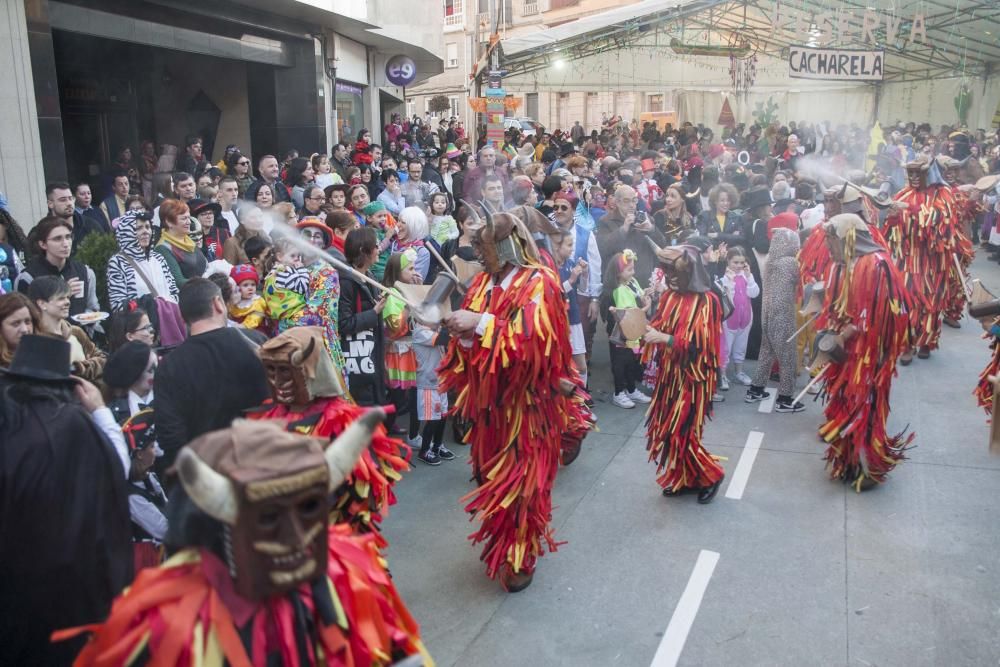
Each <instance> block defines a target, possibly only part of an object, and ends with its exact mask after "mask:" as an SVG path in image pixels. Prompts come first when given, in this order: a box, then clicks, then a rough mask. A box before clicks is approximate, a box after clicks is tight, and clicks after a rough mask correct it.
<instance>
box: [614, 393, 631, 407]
mask: <svg viewBox="0 0 1000 667" xmlns="http://www.w3.org/2000/svg"><path fill="white" fill-rule="evenodd" d="M611 402H612V403H614V404H615V405H617V406H618V407H619V408H625V409H626V410H627V409H629V408H634V407H635V403H633V402H632V399H631V398H629V397H628V394H626V393H625V392H624V391H622V392H619V393H617V394H615V395H614V397H613V398H612V399H611Z"/></svg>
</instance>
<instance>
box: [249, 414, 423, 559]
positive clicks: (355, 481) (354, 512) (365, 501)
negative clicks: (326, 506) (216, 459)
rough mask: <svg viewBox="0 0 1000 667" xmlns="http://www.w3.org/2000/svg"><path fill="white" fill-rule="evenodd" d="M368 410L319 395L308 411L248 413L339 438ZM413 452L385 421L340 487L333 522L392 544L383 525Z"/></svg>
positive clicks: (380, 543)
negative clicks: (387, 538)
mask: <svg viewBox="0 0 1000 667" xmlns="http://www.w3.org/2000/svg"><path fill="white" fill-rule="evenodd" d="M364 412H365V408H362V407H359V406H357V405H355V404H353V403H351V402H349V401H347V400H345V399H343V398H317V399H315V400H314V401H313V404H312V405H310V406H309V408H308V409H307V410H305V411H304V412H293V411H292V410H291V409H290V408H289V407H288V406H287V405H281V404H271V406H270V409H268V410H266V411H263V412H251V413H249V414H248V415H247V416H248V417H249V418H251V419H277V420H280V421H283V422H286V428H287V430H289V431H295V432H298V433H303V434H305V435H315V436H319V437H322V438H334V437H336V436H338V435H340V434H341V433H343V432H344V430H346V429H347V427H348V426H350V425H351V423H352V422H353V421H354V420H356V419H357V418H358V417H360V416H361V415H362V414H364ZM410 456H411V451H410V448H409V447H408V446H407V445H406V444H405V443H403V441H402V440H398V439H396V438H392V437H389V434H388V433H387V432H386V430H385V427H384V426H379V427H378V428H377V429H376V430H375V433H374V435H373V436H372V442H371V445H370V446H369V447H368V449H366V450H365V451H364V453H363V454H362V455H361V458H360V459H358V463H357V464H356V465H355V466H354V470H353V471H352V472H351V475H350V477H349V478H348V479H347V480H345V481H344V484H343V485H342V486H341V487H340V488H339V489H337V490H336V491H335V492H334V494H333V509H332V510H331V513H330V522H331V523H344V524H348V525H350V526H351V527H352V529H353V530H354V532H356V533H358V534H366V533H371V534H373V535H374V536H375V543H376V544H377V545H378V547H379V548H380V549H384V548H385V547H386V546H388V542H386V539H385V537H383V536H382V531H381V528H380V526H381V524H382V519H383V518H384V517H385V516H386V515H387V514H388V513H389V507H390V506H391V505H395V504H396V494H395V492H394V491H393V486H394V485H395V484H396V482H398V481H399V480H400V479H402V476H403V475H402V473H404V472H406V471H407V470H409V469H410V466H409V461H410Z"/></svg>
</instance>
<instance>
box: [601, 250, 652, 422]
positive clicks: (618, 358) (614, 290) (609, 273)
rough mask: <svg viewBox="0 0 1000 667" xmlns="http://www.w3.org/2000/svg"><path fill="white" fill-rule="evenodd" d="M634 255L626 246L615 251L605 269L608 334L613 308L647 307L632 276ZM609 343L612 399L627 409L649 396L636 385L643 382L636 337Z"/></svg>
mask: <svg viewBox="0 0 1000 667" xmlns="http://www.w3.org/2000/svg"><path fill="white" fill-rule="evenodd" d="M635 258H636V255H635V253H634V252H633V251H631V250H629V249H627V248H626V249H625V251H624V252H619V253H616V254H615V255H614V256H613V257H612V258H611V259H610V260H609V261H608V265H607V268H606V269H605V270H604V290H603V293H602V294H601V304H600V305H601V313H602V315H603V316H604V321H605V322H607V328H608V335H609V336H611V335H612V334H613V332H614V330H615V325H616V324H617V322H618V320H617V318H616V316H615V311H618V310H625V309H628V308H642V309H643V310H645V309H647V308H649V296H647V295H646V293H645V292H643V290H642V287H640V286H639V281H638V280H636V279H635ZM619 331H620V329H619ZM612 338H613V336H612ZM608 346H609V348H610V350H611V373H612V375H613V376H614V381H615V394H614V398H613V399H612V403H614V404H615V405H617V406H618V407H620V408H626V409H630V408H634V407H635V404H636V403H649V401H650V398H649V396H647V395H646V394H644V393H642V392H641V391H639V389H638V384H639V383H640V382H642V364H641V363H639V357H638V353H639V340H638V339H636V340H623V339H620V340H611V339H609V340H608Z"/></svg>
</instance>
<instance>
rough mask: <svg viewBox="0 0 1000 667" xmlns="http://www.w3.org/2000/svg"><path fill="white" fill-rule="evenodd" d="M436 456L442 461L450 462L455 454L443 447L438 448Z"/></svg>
mask: <svg viewBox="0 0 1000 667" xmlns="http://www.w3.org/2000/svg"><path fill="white" fill-rule="evenodd" d="M437 455H438V458H439V459H441V460H442V461H451V460H453V459H454V458H455V454H454V453H453V452H452V451H451V450H450V449H448V448H447V447H445V446H444V445H441V446H440V447H438V450H437Z"/></svg>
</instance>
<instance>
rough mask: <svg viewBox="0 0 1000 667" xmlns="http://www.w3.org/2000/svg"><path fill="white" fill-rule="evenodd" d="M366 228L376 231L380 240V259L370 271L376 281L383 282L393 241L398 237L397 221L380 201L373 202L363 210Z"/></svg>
mask: <svg viewBox="0 0 1000 667" xmlns="http://www.w3.org/2000/svg"><path fill="white" fill-rule="evenodd" d="M361 212H362V214H363V215H364V218H365V226H366V227H371V228H372V229H374V230H375V236H376V238H377V239H378V259H377V260H376V261H375V263H374V264H372V268H371V269H370V271H371V272H372V275H373V276H375V279H376V280H382V277H383V276H384V275H385V265H386V262H388V261H389V257H390V256H391V255H392V239H393V238H394V237H395V236H396V221H395V220H394V219H393V217H392V214H390V213H389V209H387V208H386V207H385V204H383V203H382V202H380V201H373V202H371V203H370V204H368V205H367V206H365V207H364V208H363V209H361Z"/></svg>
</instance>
